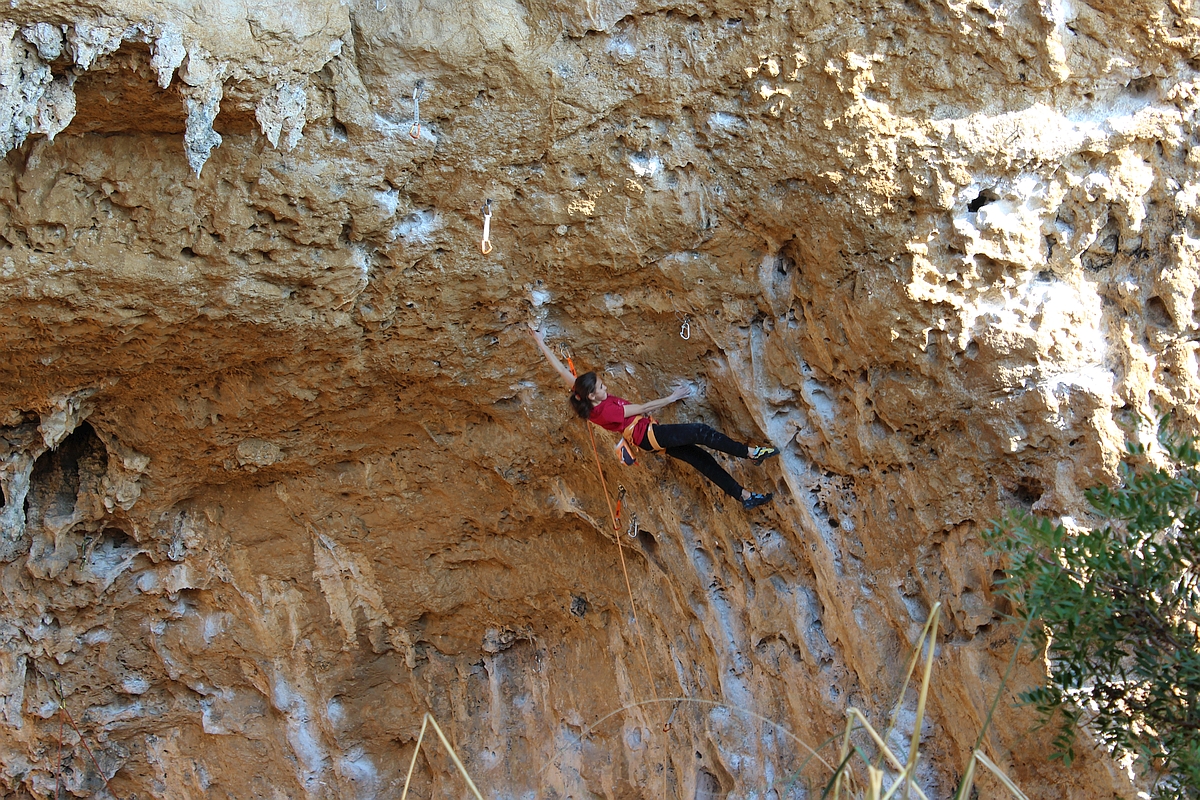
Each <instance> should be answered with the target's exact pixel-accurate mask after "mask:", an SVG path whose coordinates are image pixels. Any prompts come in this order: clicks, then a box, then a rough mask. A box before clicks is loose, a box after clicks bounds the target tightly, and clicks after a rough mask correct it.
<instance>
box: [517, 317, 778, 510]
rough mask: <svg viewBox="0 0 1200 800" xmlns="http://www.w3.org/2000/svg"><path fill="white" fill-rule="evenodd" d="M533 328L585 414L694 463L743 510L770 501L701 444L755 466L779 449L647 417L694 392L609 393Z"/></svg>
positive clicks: (634, 440)
mask: <svg viewBox="0 0 1200 800" xmlns="http://www.w3.org/2000/svg"><path fill="white" fill-rule="evenodd" d="M529 330H530V332H531V333H532V335H533V340H534V341H535V342H537V346H538V348H539V349H541V351H542V353H543V354H545V356H546V358H547V359H549V361H550V364H551V365H552V366H553V367H554V369H555V371H557V372H558V374H559V375H560V376H561V377H562V379H563V381H564V382H565V383H566V384H567V386H569V387H571V396H570V398H569V400H570V403H571V408H573V409H574V410H575V413H576V414H578V415H579V416H580V417H581V418H583V419H586V420H588V421H589V422H594V423H595V424H597V425H599V426H600V427H601V428H604V429H605V430H610V431H613V432H615V433H619V434H621V436H622V437H623V438H624V439H625V440H626V441H627V442H629V443H631V444H634V445H637V446H638V447H640V448H641V449H643V450H661V451H663V452H665V453H666V454H667V455H669V456H671V457H672V458H677V459H679V460H680V461H683V462H684V463H686V464H690V465H691V466H692V467H693V468H694V469H695V470H696V471H697V472H699V473H700V474H701V475H703V476H704V477H706V478H708V479H709V480H710V481H712V482H713V483H715V484H716V485H717V486H719V487H721V489H722V490H723V491H724V492H725V494H727V495H729V496H730V497H733V498H736V499H738V500H740V501H741V502H742V508H745V509H747V510H749V509H751V508H755V507H757V506H761V505H762V504H763V503H767V502H770V500H771V495H770V494H756V493H754V492H750V491H748V490H746V489H743V488H742V487H741V486H740V485H739V484H738V482H737V481H735V480H734V479H733V476H732V475H730V474H729V473H728V472H726V471H725V470H724V469H722V468H721V465H720V464H718V463H717V460H716V459H715V458H713V457H712V455H711V454H710V453H709V452H708V451H706V450H701V449H700V448H699V447H698V446H697V445H704V446H705V447H708V448H711V449H713V450H720V451H721V452H722V453H728V454H729V455H731V456H737V457H738V458H748V459H750V460H751V461H753V462H754V463H755V464H762V462H764V461H766V460H767V459H768V458H771V457H772V456H777V455H779V450H777V449H776V448H774V447H770V446H767V447H751V446H749V445H745V444H741V443H740V442H735V441H734V440H733V439H730V438H729V437H728V436H726V435H725V434H723V433H721V432H720V431H718V430H715V429H713V428H711V427H709V426H708V425H705V424H704V423H702V422H693V423H689V424H685V425H663V424H661V423H658V422H655V421H654V420H652V419H651V418H650V416H649V414H650V413H651V412H653V411H657V410H659V409H660V408H665V407H667V406H669V405H670V404H671V403H674V402H675V401H676V400H682V399H683V398H685V397H687V396H688V395H689V394H691V390H690V389H688V388H687V387H686V386H680V387H679V388H678V389H676V390H675V391H674V392H672V393H671V394H670V395H668V396H666V397H662V398H659V399H658V400H651V401H650V402H648V403H630V402H629V401H627V400H624V399H622V398H620V397H617V396H616V395H611V394H609V393H608V387H606V386H605V385H604V381H603V380H601V379H600V378H599V377H598V376H597V375H596V373H595V372H585V373H583V374H582V375H580V376H579V377H578V378H577V377H575V376H574V375H572V374H571V371H570V370H569V369H567V368H566V367H565V366H563V363H562V362H561V361H559V360H558V357H557V356H556V355H554V353H553V352H552V351H551V350H550V348H549V347H547V346H546V340H545V337H544V336H543V335H542V332H541V331H539V330H538V329H537V328H536V327H534V325H533V324H532V323H531V324H530V325H529Z"/></svg>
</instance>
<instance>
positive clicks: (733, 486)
mask: <svg viewBox="0 0 1200 800" xmlns="http://www.w3.org/2000/svg"><path fill="white" fill-rule="evenodd" d="M668 427H671V426H668ZM665 452H666V454H667V455H669V456H670V457H671V458H677V459H679V460H680V461H682V462H684V463H685V464H690V465H691V466H692V468H693V469H695V470H696V471H697V472H699V473H700V474H701V475H703V476H704V477H706V478H708V479H709V480H710V481H712V482H713V483H715V484H716V485H717V486H719V487H721V490H722V491H723V492H725V494H727V495H729V496H730V497H732V498H734V499H736V500H741V499H742V487H741V485H740V484H738V482H737V481H735V480H734V479H733V476H732V475H730V474H729V473H728V472H726V471H725V470H724V469H722V468H721V465H720V464H718V463H717V460H716V459H715V458H713V457H712V454H711V453H709V452H707V451H705V450H701V449H700V448H699V447H697V446H696V445H694V444H685V445H682V446H680V447H668V448H667V449H666V451H665Z"/></svg>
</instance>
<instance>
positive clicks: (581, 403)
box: [570, 372, 596, 419]
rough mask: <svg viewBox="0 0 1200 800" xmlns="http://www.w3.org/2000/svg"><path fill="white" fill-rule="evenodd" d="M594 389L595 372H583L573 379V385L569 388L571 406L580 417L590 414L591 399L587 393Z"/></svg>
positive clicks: (584, 417)
mask: <svg viewBox="0 0 1200 800" xmlns="http://www.w3.org/2000/svg"><path fill="white" fill-rule="evenodd" d="M594 391H596V373H595V372H585V373H583V374H582V375H580V376H579V377H578V378H576V379H575V385H574V386H573V387H572V388H571V397H570V400H571V408H573V409H575V413H576V414H578V415H579V418H580V419H587V418H588V417H590V416H591V415H592V406H593V405H594V404H593V403H592V399H591V398H590V397H588V395H589V394H591V393H592V392H594Z"/></svg>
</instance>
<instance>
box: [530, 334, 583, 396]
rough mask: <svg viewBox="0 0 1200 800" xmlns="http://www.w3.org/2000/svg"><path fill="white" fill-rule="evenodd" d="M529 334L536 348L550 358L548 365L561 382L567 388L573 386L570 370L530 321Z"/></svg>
mask: <svg viewBox="0 0 1200 800" xmlns="http://www.w3.org/2000/svg"><path fill="white" fill-rule="evenodd" d="M529 335H530V336H532V337H533V340H534V341H535V342H537V346H538V349H540V350H541V351H542V353H544V354H545V356H546V358H548V359H549V360H550V365H551V366H553V367H554V370H555V372H557V373H558V374H559V376H560V377H562V379H563V383H565V384H566V385H567V388H572V387H574V386H575V376H574V375H572V374H571V370H569V369H567V368H566V366H564V365H563V363H562V362H561V361H559V360H558V356H556V355H554V351H553V350H551V349H550V348H549V347H547V346H546V339H545V337H544V336H542V332H541V331H539V330H538V329H537V328H536V327H535V326H534V324H533V323H532V322H531V323H529Z"/></svg>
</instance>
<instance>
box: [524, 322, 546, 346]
mask: <svg viewBox="0 0 1200 800" xmlns="http://www.w3.org/2000/svg"><path fill="white" fill-rule="evenodd" d="M525 324H526V325H528V326H529V335H530V336H532V337H533V338H534V340H535V341H537V342H539V343H540V342H544V341H546V337H545V334H543V333H542V332H541V331H540V330H538V326H537V325H535V324H533V323H532V322H526V323H525Z"/></svg>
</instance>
